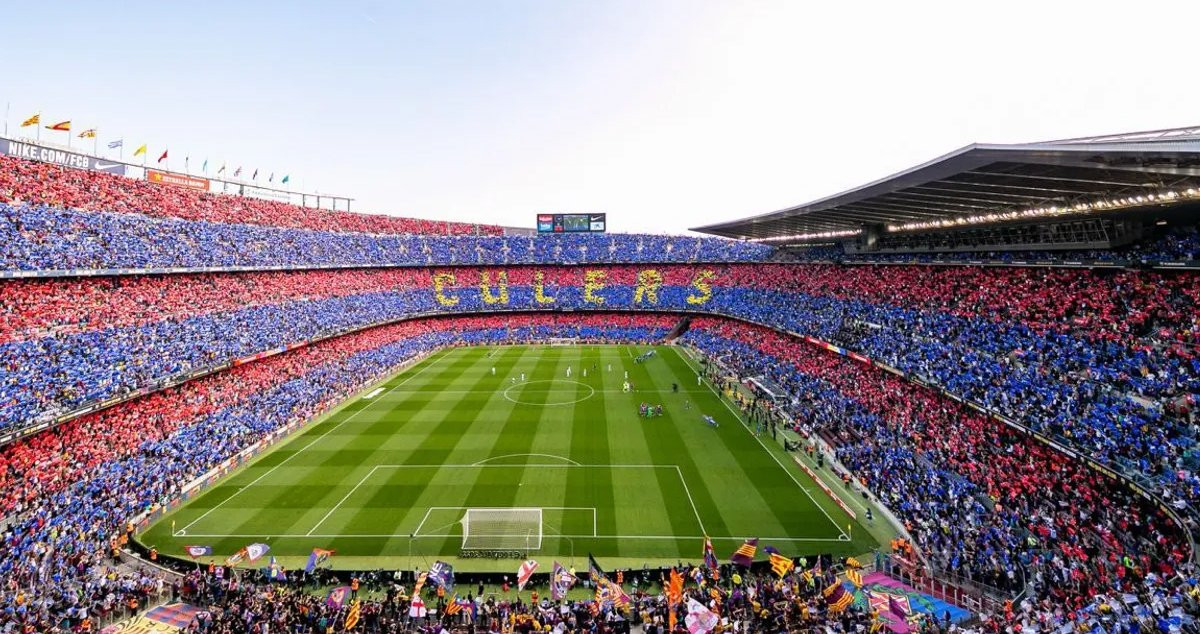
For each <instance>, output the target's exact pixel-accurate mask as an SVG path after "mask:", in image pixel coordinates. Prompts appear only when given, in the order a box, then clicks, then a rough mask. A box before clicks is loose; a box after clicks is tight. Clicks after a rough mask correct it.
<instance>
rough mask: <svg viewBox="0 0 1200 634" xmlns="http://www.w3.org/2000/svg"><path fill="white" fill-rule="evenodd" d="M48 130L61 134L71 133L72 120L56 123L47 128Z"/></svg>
mask: <svg viewBox="0 0 1200 634" xmlns="http://www.w3.org/2000/svg"><path fill="white" fill-rule="evenodd" d="M46 129H47V130H58V131H59V132H70V131H71V121H70V120H67V121H59V122H58V123H56V124H54V125H48V126H46Z"/></svg>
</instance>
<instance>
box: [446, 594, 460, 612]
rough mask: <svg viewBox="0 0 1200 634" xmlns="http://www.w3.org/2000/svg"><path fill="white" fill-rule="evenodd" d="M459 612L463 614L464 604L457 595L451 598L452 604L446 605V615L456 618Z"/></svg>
mask: <svg viewBox="0 0 1200 634" xmlns="http://www.w3.org/2000/svg"><path fill="white" fill-rule="evenodd" d="M459 612H462V604H460V603H459V602H458V594H457V593H455V594H454V595H453V596H451V597H450V602H449V603H447V604H446V615H447V616H454V615H455V614H458V613H459Z"/></svg>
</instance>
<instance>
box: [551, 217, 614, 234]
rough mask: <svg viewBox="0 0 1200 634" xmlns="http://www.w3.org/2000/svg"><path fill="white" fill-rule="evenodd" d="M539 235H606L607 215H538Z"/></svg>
mask: <svg viewBox="0 0 1200 634" xmlns="http://www.w3.org/2000/svg"><path fill="white" fill-rule="evenodd" d="M537 230H538V233H604V232H605V231H607V230H608V218H607V214H538V217H537Z"/></svg>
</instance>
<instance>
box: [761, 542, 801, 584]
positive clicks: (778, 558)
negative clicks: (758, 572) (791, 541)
mask: <svg viewBox="0 0 1200 634" xmlns="http://www.w3.org/2000/svg"><path fill="white" fill-rule="evenodd" d="M763 550H764V551H765V552H766V553H767V554H769V555H770V556H771V560H770V561H771V570H774V571H775V574H777V575H779V578H780V579H782V578H784V577H786V576H787V573H789V572H791V571H792V568H795V567H796V564H795V562H793V561H792V560H791V558H790V557H786V556H784V554H783V553H781V552H779V550H778V549H776V548H775V547H774V546H767V547H765V548H763Z"/></svg>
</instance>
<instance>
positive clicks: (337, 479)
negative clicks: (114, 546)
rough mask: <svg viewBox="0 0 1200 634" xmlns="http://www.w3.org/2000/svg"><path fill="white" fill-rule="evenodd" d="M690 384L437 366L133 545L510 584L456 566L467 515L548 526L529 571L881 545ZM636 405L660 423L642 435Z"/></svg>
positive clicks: (646, 422)
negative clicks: (520, 513) (249, 549)
mask: <svg viewBox="0 0 1200 634" xmlns="http://www.w3.org/2000/svg"><path fill="white" fill-rule="evenodd" d="M649 350H654V351H655V352H656V354H655V355H654V356H651V357H650V358H649V359H648V360H647V361H645V362H644V363H635V357H636V356H637V355H639V354H642V353H644V352H647V351H649ZM568 368H569V369H570V371H571V374H570V377H569V378H568V376H567V371H568ZM698 368H699V365H698V363H697V362H696V361H694V360H693V359H692V358H691V357H690V355H688V354H687V353H686V352H684V351H681V350H679V349H677V348H675V347H670V346H657V347H648V346H593V345H581V346H492V347H474V348H452V349H447V350H442V351H439V352H436V353H434V354H433V355H431V356H430V357H428V358H427V359H425V360H423V361H422V362H420V363H418V364H416V365H415V366H413V367H411V368H409V369H407V370H405V371H404V372H401V373H399V374H397V375H396V376H393V377H391V378H389V379H388V380H387V381H385V382H383V383H381V384H379V385H377V386H373V387H372V388H370V389H368V390H365V391H364V392H362V393H360V394H358V395H356V396H355V397H354V398H352V399H351V400H349V401H347V402H346V403H345V404H343V405H342V407H340V408H339V409H337V410H336V411H334V412H332V413H331V414H329V415H327V416H325V417H324V418H322V419H321V420H319V421H318V422H316V423H314V424H312V425H309V426H308V427H306V428H304V429H303V430H302V431H301V432H298V433H296V434H295V435H294V436H293V437H292V438H290V439H288V440H287V441H286V442H283V443H281V444H280V445H279V446H277V447H276V448H274V449H273V450H271V451H269V452H267V453H265V454H264V455H262V456H261V457H260V458H259V459H258V460H256V461H254V462H252V463H250V464H249V465H248V466H246V467H244V468H242V469H241V470H239V471H237V472H235V473H234V474H233V475H231V476H230V477H228V478H226V479H225V480H223V481H222V482H220V483H218V484H217V485H216V486H215V487H212V488H210V489H209V490H208V491H207V492H205V493H203V494H201V495H199V496H197V497H195V498H193V499H191V500H189V501H187V502H186V503H185V504H183V505H182V506H180V507H179V508H177V509H176V510H175V511H173V512H172V513H170V514H168V515H166V516H165V517H163V518H162V519H160V520H159V521H158V522H157V523H155V524H154V525H153V526H151V527H150V528H149V529H148V530H147V531H146V532H145V533H144V534H143V535H142V536H141V541H142V542H143V543H144V544H146V545H147V546H155V547H157V548H158V549H159V551H160V552H163V553H169V554H175V555H182V554H183V547H184V546H185V545H204V546H211V547H212V548H213V550H214V557H215V558H216V559H217V560H218V561H219V560H222V559H224V557H225V556H227V555H229V554H231V553H234V552H236V551H237V550H238V549H240V548H242V547H243V546H246V545H247V544H250V543H253V542H264V543H266V544H268V545H270V547H271V554H273V555H276V556H278V557H279V558H280V560H281V562H283V564H284V565H286V566H288V567H296V566H299V565H302V563H303V561H304V560H305V559H306V558H307V555H308V553H309V552H310V551H311V550H312V549H313V548H314V547H320V548H331V549H335V550H336V551H337V555H336V556H335V557H334V558H333V559H332V560H331V561H332V564H333V565H334V566H335V567H339V568H356V569H367V568H411V567H413V566H422V567H424V566H427V565H428V564H429V563H432V561H433V560H435V559H445V560H449V561H453V562H455V563H456V564H457V565H458V566H459V567H461V568H462V569H468V570H506V571H507V570H508V569H509V568H512V564H511V563H509V562H497V561H490V560H485V559H479V558H470V559H466V558H460V555H461V553H462V546H463V541H462V532H463V526H462V523H461V520H462V519H463V517H464V515H465V514H466V510H467V509H510V508H511V509H518V508H519V509H540V513H541V524H540V526H541V539H540V544H538V543H537V540H536V535H533V534H532V533H531V532H530V531H528V530H526V531H525V534H526V539H527V540H530V541H528V542H527V543H531V545H533V546H535V548H531V549H530V556H533V557H537V558H541V559H551V558H555V559H560V560H563V561H564V562H566V561H568V560H572V559H573V560H575V561H580V560H582V559H584V558H585V557H586V555H587V553H589V552H590V553H593V554H595V555H596V556H597V557H598V558H601V559H602V561H609V562H612V564H613V565H623V566H638V567H640V566H641V565H643V564H650V565H655V564H662V565H668V564H674V563H676V562H678V561H691V562H695V561H698V560H699V559H700V555H701V548H702V543H703V542H702V540H703V537H704V536H705V535H707V536H709V537H710V538H711V539H712V540H713V543H714V545H715V547H716V551H717V554H718V556H719V557H721V558H722V559H726V558H727V557H728V556H729V554H730V553H731V552H732V551H733V550H734V549H735V548H736V547H737V546H738V545H740V543H741V542H742V540H743V539H745V538H748V537H758V538H760V542H759V544H760V547H761V546H765V545H768V544H769V545H773V546H775V547H776V548H779V549H780V550H781V551H783V552H784V553H786V554H789V555H795V556H800V555H806V554H816V553H831V554H835V555H849V554H861V553H865V552H868V551H870V550H871V549H872V548H873V547H874V546H876V545H877V542H876V541H874V540H873V539H872V538H871V536H870V535H868V534H867V533H866V531H863V530H860V529H859V526H858V525H857V524H855V525H854V526H853V527H850V526H848V525H849V524H851V523H852V522H851V520H850V519H849V518H848V517H847V515H846V514H845V513H844V512H842V511H841V510H840V509H838V508H837V507H836V506H834V504H833V503H832V501H831V500H829V499H828V497H827V496H826V495H825V494H824V493H822V492H821V491H820V490H819V489H818V488H817V486H816V483H814V482H813V481H812V480H810V479H809V478H808V477H807V476H806V475H805V474H804V473H803V472H802V471H800V470H799V469H798V468H797V467H796V465H795V464H793V462H792V459H791V457H790V456H789V455H788V454H786V453H785V452H784V451H783V450H782V448H781V447H780V446H779V443H778V442H777V441H775V440H773V439H772V438H771V437H770V435H769V434H764V435H763V436H762V437H759V436H757V435H755V434H754V433H753V431H752V430H751V429H750V428H749V427H748V426H747V425H746V424H745V423H744V422H743V421H742V420H741V419H740V417H739V416H738V415H737V413H736V411H735V409H734V408H733V407H732V406H731V405H730V404H729V403H728V401H726V400H725V399H724V398H723V397H721V396H720V395H718V394H717V393H716V392H715V391H714V390H713V388H712V387H711V386H710V385H709V383H708V382H707V381H704V382H703V383H702V384H698V383H697V370H698ZM626 373H628V380H629V381H630V382H631V383H632V384H633V391H632V392H629V393H626V392H625V391H624V389H623V388H624V386H623V384H624V382H625V380H626ZM522 377H524V378H523V379H522ZM673 384H675V385H677V386H678V392H675V391H674V390H673V389H672V385H673ZM643 402H646V403H651V404H655V405H657V404H661V405H662V407H663V412H664V413H663V416H661V417H654V418H648V419H647V418H642V417H641V416H639V411H638V410H639V405H640V404H641V403H643ZM705 415H707V416H711V417H712V418H713V419H715V420H716V421H717V422H718V423H719V426H717V427H713V426H711V425H709V424H708V423H706V422H705V421H704V418H703V417H704V416H705ZM478 530H480V529H477V533H478ZM521 550H524V549H521Z"/></svg>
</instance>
